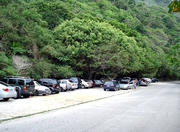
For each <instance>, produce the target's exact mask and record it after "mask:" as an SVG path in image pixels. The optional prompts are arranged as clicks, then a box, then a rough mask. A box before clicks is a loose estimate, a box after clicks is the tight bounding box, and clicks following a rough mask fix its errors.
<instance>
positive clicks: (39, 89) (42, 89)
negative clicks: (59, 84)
mask: <svg viewBox="0 0 180 132" xmlns="http://www.w3.org/2000/svg"><path fill="white" fill-rule="evenodd" d="M34 85H35V95H49V94H51V90H50V89H49V88H48V87H46V86H42V85H41V84H39V83H38V82H37V81H34Z"/></svg>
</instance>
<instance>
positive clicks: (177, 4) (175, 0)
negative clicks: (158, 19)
mask: <svg viewBox="0 0 180 132" xmlns="http://www.w3.org/2000/svg"><path fill="white" fill-rule="evenodd" d="M168 8H169V11H168V12H169V13H171V12H172V11H173V12H180V1H179V0H171V2H170V3H169V5H168Z"/></svg>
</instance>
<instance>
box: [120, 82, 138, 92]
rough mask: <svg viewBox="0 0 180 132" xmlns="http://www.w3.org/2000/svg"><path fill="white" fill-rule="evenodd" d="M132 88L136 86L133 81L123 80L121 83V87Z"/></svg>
mask: <svg viewBox="0 0 180 132" xmlns="http://www.w3.org/2000/svg"><path fill="white" fill-rule="evenodd" d="M132 88H136V85H135V84H134V83H133V82H128V81H121V83H120V89H125V90H128V89H132Z"/></svg>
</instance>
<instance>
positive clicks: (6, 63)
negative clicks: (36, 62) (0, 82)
mask: <svg viewBox="0 0 180 132" xmlns="http://www.w3.org/2000/svg"><path fill="white" fill-rule="evenodd" d="M6 75H16V70H15V69H14V68H13V66H12V61H11V60H10V59H9V58H8V57H7V56H6V55H5V53H4V52H0V77H3V76H6Z"/></svg>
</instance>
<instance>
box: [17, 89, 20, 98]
mask: <svg viewBox="0 0 180 132" xmlns="http://www.w3.org/2000/svg"><path fill="white" fill-rule="evenodd" d="M16 92H17V97H16V99H19V98H21V93H20V91H19V90H17V91H16Z"/></svg>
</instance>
